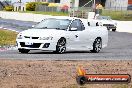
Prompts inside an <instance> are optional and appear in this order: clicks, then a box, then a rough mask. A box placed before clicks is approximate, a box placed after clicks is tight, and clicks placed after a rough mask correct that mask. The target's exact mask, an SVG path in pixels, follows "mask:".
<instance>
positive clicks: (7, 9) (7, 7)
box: [4, 6, 14, 11]
mask: <svg viewBox="0 0 132 88" xmlns="http://www.w3.org/2000/svg"><path fill="white" fill-rule="evenodd" d="M13 9H14V8H13V6H5V8H4V10H5V11H13Z"/></svg>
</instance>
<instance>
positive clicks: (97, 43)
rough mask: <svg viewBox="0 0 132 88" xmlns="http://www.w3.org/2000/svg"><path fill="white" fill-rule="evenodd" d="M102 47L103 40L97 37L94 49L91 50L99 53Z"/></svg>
mask: <svg viewBox="0 0 132 88" xmlns="http://www.w3.org/2000/svg"><path fill="white" fill-rule="evenodd" d="M101 49H102V40H101V38H96V39H95V41H94V43H93V50H91V52H93V53H98V52H99V51H100V50H101Z"/></svg>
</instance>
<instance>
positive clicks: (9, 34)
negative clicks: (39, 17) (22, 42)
mask: <svg viewBox="0 0 132 88" xmlns="http://www.w3.org/2000/svg"><path fill="white" fill-rule="evenodd" d="M16 36H17V33H16V32H13V31H9V30H1V29H0V46H4V45H15V42H16Z"/></svg>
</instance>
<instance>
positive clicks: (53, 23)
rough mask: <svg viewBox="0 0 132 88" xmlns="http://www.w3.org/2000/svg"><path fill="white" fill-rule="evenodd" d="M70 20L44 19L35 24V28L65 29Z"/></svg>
mask: <svg viewBox="0 0 132 88" xmlns="http://www.w3.org/2000/svg"><path fill="white" fill-rule="evenodd" d="M70 22H71V20H68V19H45V20H43V21H42V22H40V23H38V24H37V25H35V27H34V28H36V29H58V30H65V29H67V28H68V26H69V24H70Z"/></svg>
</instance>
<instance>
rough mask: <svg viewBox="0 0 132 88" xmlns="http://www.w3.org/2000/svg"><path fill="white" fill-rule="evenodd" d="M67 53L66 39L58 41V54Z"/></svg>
mask: <svg viewBox="0 0 132 88" xmlns="http://www.w3.org/2000/svg"><path fill="white" fill-rule="evenodd" d="M64 52H66V39H65V38H61V39H59V40H58V42H57V46H56V53H60V54H61V53H64Z"/></svg>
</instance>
